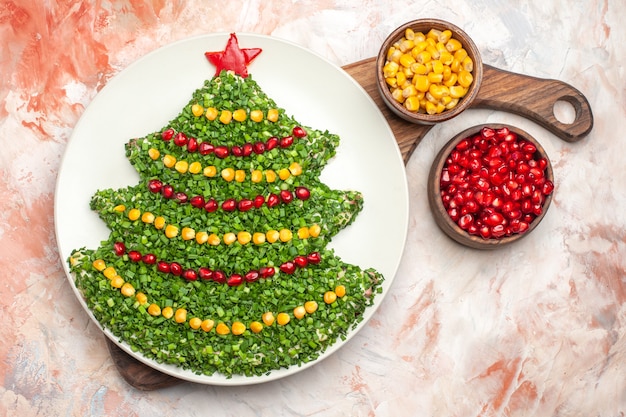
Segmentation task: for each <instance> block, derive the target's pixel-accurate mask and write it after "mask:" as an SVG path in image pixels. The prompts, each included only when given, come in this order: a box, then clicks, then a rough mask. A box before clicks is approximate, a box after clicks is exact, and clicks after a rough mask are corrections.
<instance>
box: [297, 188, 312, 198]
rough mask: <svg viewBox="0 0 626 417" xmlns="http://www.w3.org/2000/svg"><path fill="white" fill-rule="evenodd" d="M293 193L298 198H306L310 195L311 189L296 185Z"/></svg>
mask: <svg viewBox="0 0 626 417" xmlns="http://www.w3.org/2000/svg"><path fill="white" fill-rule="evenodd" d="M295 194H296V197H297V198H298V199H300V200H308V199H309V197H311V191H309V189H308V188H306V187H296V190H295Z"/></svg>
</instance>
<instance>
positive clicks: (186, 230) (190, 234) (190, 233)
mask: <svg viewBox="0 0 626 417" xmlns="http://www.w3.org/2000/svg"><path fill="white" fill-rule="evenodd" d="M180 237H182V238H183V240H192V239H195V238H196V231H195V230H193V229H192V228H191V227H183V230H182V231H181V233H180Z"/></svg>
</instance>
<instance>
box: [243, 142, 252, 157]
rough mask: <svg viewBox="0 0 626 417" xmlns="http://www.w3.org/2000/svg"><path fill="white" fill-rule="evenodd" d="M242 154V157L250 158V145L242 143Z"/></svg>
mask: <svg viewBox="0 0 626 417" xmlns="http://www.w3.org/2000/svg"><path fill="white" fill-rule="evenodd" d="M242 153H243V156H250V155H252V144H251V143H244V145H243V147H242Z"/></svg>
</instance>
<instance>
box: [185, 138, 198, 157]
mask: <svg viewBox="0 0 626 417" xmlns="http://www.w3.org/2000/svg"><path fill="white" fill-rule="evenodd" d="M197 151H198V140H197V139H196V138H189V140H188V141H187V152H191V153H194V152H197Z"/></svg>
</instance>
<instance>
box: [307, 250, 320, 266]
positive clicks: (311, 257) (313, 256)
mask: <svg viewBox="0 0 626 417" xmlns="http://www.w3.org/2000/svg"><path fill="white" fill-rule="evenodd" d="M306 259H307V260H308V261H309V263H312V264H315V265H317V264H319V263H320V262H321V261H322V257H321V255H320V253H319V252H311V253H309V254H308V255H307V257H306Z"/></svg>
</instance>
